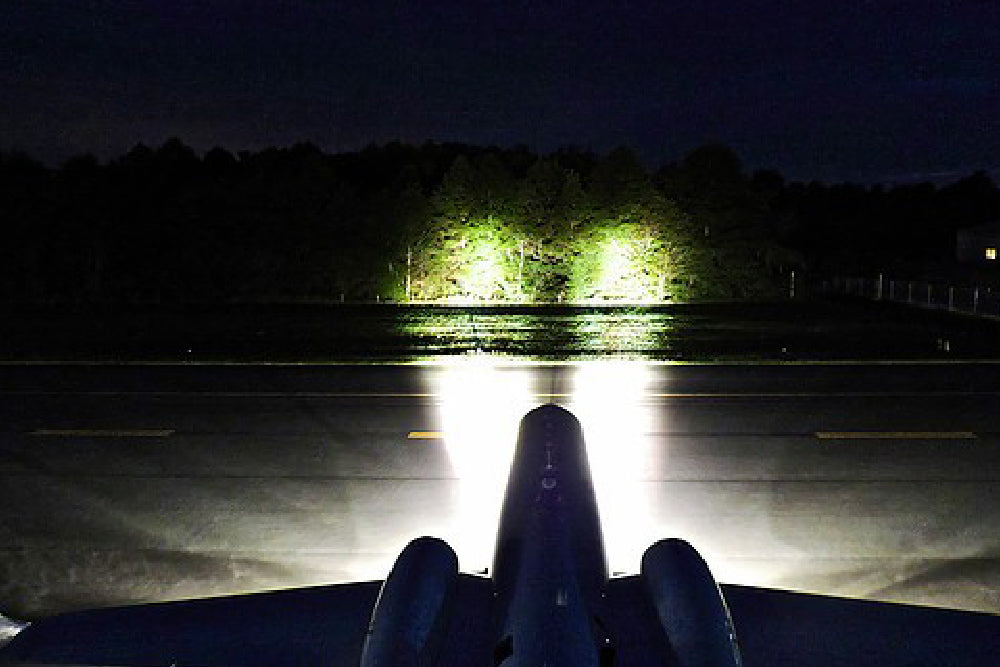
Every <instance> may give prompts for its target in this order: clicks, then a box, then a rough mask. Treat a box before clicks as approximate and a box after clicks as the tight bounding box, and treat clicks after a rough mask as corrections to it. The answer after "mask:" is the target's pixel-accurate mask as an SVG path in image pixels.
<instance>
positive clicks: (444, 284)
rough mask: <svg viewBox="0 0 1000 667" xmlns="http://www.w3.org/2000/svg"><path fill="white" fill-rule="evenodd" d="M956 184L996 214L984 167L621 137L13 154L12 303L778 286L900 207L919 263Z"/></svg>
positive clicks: (849, 252)
mask: <svg viewBox="0 0 1000 667" xmlns="http://www.w3.org/2000/svg"><path fill="white" fill-rule="evenodd" d="M984 179H985V180H984ZM928 188H929V189H928ZM956 188H958V189H960V190H961V189H964V190H962V191H963V192H965V193H966V195H968V192H967V191H972V192H973V194H974V196H971V197H970V196H965V197H963V198H962V205H963V206H964V207H965V209H964V210H962V209H960V208H959V207H958V206H957V205H954V208H953V210H955V211H959V213H960V215H958V216H953V217H952V219H951V222H950V223H949V224H950V225H952V226H953V224H955V221H956V220H957V221H958V222H961V221H963V220H967V221H969V222H977V221H980V219H988V218H989V217H990V216H992V215H994V214H995V213H998V212H1000V199H998V197H997V191H996V187H995V186H994V185H993V183H992V181H989V179H988V178H986V177H985V176H984V175H976V176H973V177H970V179H966V180H964V181H962V182H960V183H959V184H956V185H955V186H952V188H951V189H948V188H944V189H941V190H938V189H935V188H934V186H929V185H921V186H913V187H912V188H911V189H910V190H906V191H899V190H897V189H894V190H891V191H884V190H877V189H875V188H870V189H866V188H860V187H852V186H833V187H828V186H823V185H820V184H809V185H803V184H787V183H785V182H784V180H783V179H782V178H781V176H780V175H779V174H776V173H774V172H756V173H754V174H751V175H747V174H745V173H744V171H743V169H742V166H741V164H740V162H739V159H738V158H737V157H736V156H735V154H733V152H732V151H731V150H729V149H728V148H726V147H724V146H705V147H702V148H700V149H697V150H696V151H694V152H692V153H691V154H689V155H688V156H686V157H685V158H684V159H683V160H681V161H679V162H677V163H675V164H671V165H667V166H665V167H663V168H661V169H659V170H658V171H656V172H653V173H651V172H649V171H648V170H647V169H646V168H645V167H644V165H642V164H641V163H640V161H639V160H638V159H637V158H636V156H635V155H634V154H633V153H632V152H631V151H629V150H627V149H617V150H614V151H612V152H610V153H608V154H606V155H596V154H593V153H590V152H587V151H582V150H578V149H572V148H568V149H563V150H560V151H557V152H556V153H553V154H551V155H547V156H538V155H535V154H533V153H531V152H530V151H529V150H527V149H526V148H523V147H515V148H507V149H500V148H492V147H490V148H487V147H477V146H467V145H460V144H434V143H427V144H424V145H421V146H410V145H404V144H398V143H393V144H388V145H385V146H372V147H369V148H367V149H365V150H363V151H360V152H355V153H347V154H335V155H331V154H326V153H324V152H322V151H321V150H319V149H318V148H316V147H315V146H312V145H309V144H299V145H296V146H293V147H291V148H286V149H268V150H264V151H261V152H256V153H250V152H241V153H238V154H235V155H234V154H232V153H230V152H228V151H226V150H224V149H221V148H216V149H213V150H211V151H209V152H207V153H206V154H204V155H203V156H199V155H198V154H197V153H195V151H193V150H192V149H191V148H189V147H188V146H186V145H184V144H183V143H182V142H181V141H179V140H177V139H172V140H170V141H168V142H166V143H165V144H164V145H163V146H160V147H159V148H156V149H151V148H148V147H145V146H142V145H139V146H136V147H135V148H133V149H132V150H131V151H129V152H128V153H127V154H126V155H124V156H122V157H120V158H118V159H115V160H112V161H110V162H108V163H106V164H101V163H99V162H98V161H97V160H95V159H94V158H92V157H89V156H81V157H77V158H74V159H72V160H70V161H69V162H67V163H66V164H65V165H63V166H62V167H60V168H58V169H51V168H48V167H45V166H43V165H41V164H39V163H37V162H34V161H33V160H31V159H30V158H28V157H26V156H24V155H19V154H13V153H0V220H2V225H3V233H4V243H3V244H2V248H0V274H2V276H0V299H2V300H3V301H4V302H7V303H75V304H88V303H92V304H103V303H111V304H123V303H124V304H129V303H135V304H142V303H151V304H159V303H226V302H319V303H336V302H340V301H369V300H370V301H374V300H380V301H386V300H391V301H396V302H407V301H414V302H418V301H419V302H426V301H432V302H439V301H440V302H462V303H468V302H474V303H480V302H494V303H512V302H513V303H536V302H560V301H562V302H586V303H590V302H623V301H624V302H641V303H662V302H672V301H680V300H684V301H686V300H693V299H733V298H739V299H742V298H771V297H775V296H778V295H781V294H783V293H784V292H785V291H786V290H787V285H788V280H789V274H790V272H791V271H792V270H799V271H802V270H803V269H811V270H822V269H823V268H825V267H827V266H829V265H831V264H836V263H837V262H840V263H844V262H859V261H860V262H864V261H867V260H871V261H876V260H878V261H883V260H884V257H885V254H886V251H888V250H889V249H890V241H891V238H892V237H891V232H890V230H892V229H893V227H892V225H894V224H895V225H899V224H902V223H901V222H900V221H901V220H903V218H904V216H903V213H900V211H905V212H906V215H908V216H910V217H909V219H908V220H909V223H910V224H911V230H910V231H911V233H910V234H909V235H908V237H907V238H908V239H909V241H908V245H907V246H906V248H905V253H906V256H907V257H911V258H913V259H916V260H919V259H923V258H928V257H931V256H932V255H934V254H935V253H941V252H942V244H941V240H942V239H943V238H948V234H949V233H950V232H949V229H952V227H950V226H949V225H941V224H940V222H941V220H940V219H934V220H933V222H936V223H938V224H936V225H934V224H929V222H930V220H929V219H928V216H932V215H934V211H936V210H937V209H936V208H935V207H936V206H938V204H939V203H941V202H946V201H952V202H953V203H954V200H955V199H956V195H955V193H954V190H955V189H956ZM904 195H905V196H904ZM949 198H951V199H950V200H949ZM916 202H919V203H916ZM890 204H891V206H890ZM892 207H895V209H893V208H892ZM876 217H878V219H879V220H881V222H882V223H883V224H881V225H874V226H873V225H872V224H871V223H872V220H873V219H874V218H876ZM880 228H881V231H880ZM862 237H863V240H864V242H860V241H861V240H862ZM945 246H947V243H945ZM896 249H897V250H898V248H896Z"/></svg>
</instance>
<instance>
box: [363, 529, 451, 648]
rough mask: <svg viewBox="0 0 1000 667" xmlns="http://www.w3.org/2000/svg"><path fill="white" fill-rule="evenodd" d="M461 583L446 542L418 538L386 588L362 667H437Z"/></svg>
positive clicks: (367, 639) (402, 556) (394, 569)
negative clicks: (435, 664) (430, 666)
mask: <svg viewBox="0 0 1000 667" xmlns="http://www.w3.org/2000/svg"><path fill="white" fill-rule="evenodd" d="M457 579H458V557H457V556H456V555H455V552H454V551H453V550H452V548H451V547H450V546H448V545H447V544H446V543H445V542H443V541H441V540H439V539H436V538H433V537H419V538H417V539H415V540H413V541H412V542H410V543H409V544H408V545H406V548H405V549H403V552H402V553H401V554H399V558H397V559H396V563H395V565H393V566H392V571H391V572H390V573H389V576H388V577H387V578H386V580H385V583H384V584H382V590H381V591H380V592H379V596H378V600H377V601H376V602H375V608H374V610H373V611H372V619H371V623H370V624H369V626H368V634H367V635H366V637H365V644H364V647H363V649H362V652H361V667H411V666H413V667H417V666H421V667H422V666H425V665H432V664H433V663H434V661H435V659H436V658H437V654H438V652H439V651H440V649H441V644H442V641H443V639H444V634H445V632H446V629H447V625H448V617H449V614H450V612H451V606H452V602H453V599H454V591H455V585H456V581H457Z"/></svg>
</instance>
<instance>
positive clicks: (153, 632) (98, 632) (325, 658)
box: [0, 575, 492, 667]
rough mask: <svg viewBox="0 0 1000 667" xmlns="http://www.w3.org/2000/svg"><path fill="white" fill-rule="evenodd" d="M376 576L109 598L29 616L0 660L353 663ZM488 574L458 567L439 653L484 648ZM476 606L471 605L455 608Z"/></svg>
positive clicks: (247, 665)
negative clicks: (182, 595) (115, 603)
mask: <svg viewBox="0 0 1000 667" xmlns="http://www.w3.org/2000/svg"><path fill="white" fill-rule="evenodd" d="M381 584H382V582H380V581H371V582H363V583H355V584H342V585H333V586H321V587H315V588H299V589H290V590H283V591H274V592H267V593H255V594H250V595H237V596H231V597H220V598H206V599H201V600H184V601H179V602H163V603H156V604H148V605H136V606H129V607H113V608H106V609H94V610H89V611H81V612H73V613H67V614H62V615H58V616H53V617H51V618H47V619H43V620H40V621H37V622H35V623H33V624H32V625H31V626H29V627H28V629H26V630H24V631H23V632H21V633H20V634H19V635H17V636H15V637H14V639H13V640H12V641H11V642H10V643H9V644H8V645H7V646H5V647H4V648H3V649H0V664H4V663H6V664H9V663H15V664H17V663H32V664H75V665H134V666H144V665H172V664H173V665H203V666H213V665H227V666H230V667H241V666H243V667H256V666H261V667H264V666H267V667H275V666H278V665H327V666H333V667H337V666H339V665H344V666H345V667H346V666H348V665H349V666H350V667H357V665H358V664H359V662H360V658H361V648H362V645H363V643H364V638H365V633H366V631H367V629H368V623H369V620H370V618H371V613H372V607H373V605H374V604H375V600H376V598H377V597H378V593H379V588H380V586H381ZM491 595H492V591H491V587H490V582H489V580H488V579H481V578H478V577H472V576H465V575H463V576H461V577H460V578H459V580H458V586H457V590H456V601H455V602H456V610H457V611H458V613H456V614H455V617H454V618H453V620H452V623H451V626H452V627H451V628H449V632H448V637H447V639H446V640H445V643H444V646H443V647H442V649H441V651H442V659H445V660H449V661H452V662H450V663H446V664H463V663H461V662H455V656H458V655H462V654H463V653H465V654H476V653H479V654H481V653H483V652H484V651H485V652H486V655H487V656H488V655H489V653H488V651H489V639H488V635H489V628H488V626H489V623H490V618H489V614H483V613H480V612H481V610H482V609H483V606H482V605H483V604H485V605H487V607H486V608H488V604H489V598H490V596H491ZM466 607H475V612H476V613H462V610H463V608H466Z"/></svg>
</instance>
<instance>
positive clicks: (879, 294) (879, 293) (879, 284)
mask: <svg viewBox="0 0 1000 667" xmlns="http://www.w3.org/2000/svg"><path fill="white" fill-rule="evenodd" d="M875 300H876V301H881V300H882V274H881V273H880V274H878V282H877V283H875Z"/></svg>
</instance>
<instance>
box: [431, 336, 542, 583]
mask: <svg viewBox="0 0 1000 667" xmlns="http://www.w3.org/2000/svg"><path fill="white" fill-rule="evenodd" d="M434 392H435V393H436V394H438V395H439V397H440V419H441V426H442V430H443V431H444V441H445V445H446V447H447V449H448V455H449V457H450V458H451V463H452V466H453V467H454V469H455V474H456V475H457V476H458V478H459V493H460V496H459V499H458V503H459V505H458V522H457V524H456V526H455V532H454V535H449V536H447V538H448V542H449V543H450V544H451V546H452V547H453V548H454V549H455V551H456V553H457V554H458V556H459V559H460V562H461V564H462V566H463V567H464V568H466V569H479V568H482V567H485V566H486V565H488V564H489V562H490V560H491V558H492V556H493V547H494V541H495V539H496V528H497V522H498V519H499V516H500V502H501V500H502V499H503V491H504V488H505V487H506V485H507V475H508V472H509V470H510V462H511V456H512V453H513V451H514V442H515V439H516V438H517V427H518V423H519V422H520V420H521V417H523V416H524V414H525V413H526V412H528V411H529V410H530V409H531V408H532V407H534V401H533V398H532V396H531V393H530V390H529V371H528V370H527V369H525V368H523V367H515V366H506V365H503V363H502V361H500V360H499V359H498V358H496V357H489V356H470V357H458V358H456V359H455V360H454V361H452V362H451V363H449V364H448V365H447V366H444V367H443V368H442V369H441V374H440V377H439V379H438V386H436V387H434Z"/></svg>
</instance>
